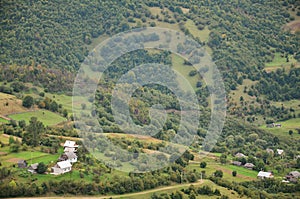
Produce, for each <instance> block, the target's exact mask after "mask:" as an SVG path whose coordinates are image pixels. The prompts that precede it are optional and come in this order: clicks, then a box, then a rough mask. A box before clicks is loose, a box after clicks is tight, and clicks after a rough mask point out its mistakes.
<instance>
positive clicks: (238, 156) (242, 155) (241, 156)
mask: <svg viewBox="0 0 300 199" xmlns="http://www.w3.org/2000/svg"><path fill="white" fill-rule="evenodd" d="M235 157H237V158H244V157H247V156H246V155H244V154H243V153H237V154H235Z"/></svg>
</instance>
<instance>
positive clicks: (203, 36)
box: [185, 19, 210, 42]
mask: <svg viewBox="0 0 300 199" xmlns="http://www.w3.org/2000/svg"><path fill="white" fill-rule="evenodd" d="M185 27H186V28H187V29H188V30H189V31H190V33H191V34H192V35H193V36H194V37H199V38H200V40H201V41H205V42H207V41H208V39H209V33H210V30H209V29H208V28H207V26H205V28H204V29H203V30H199V29H198V28H197V26H196V25H195V23H194V22H193V21H192V20H190V19H188V20H187V21H186V23H185Z"/></svg>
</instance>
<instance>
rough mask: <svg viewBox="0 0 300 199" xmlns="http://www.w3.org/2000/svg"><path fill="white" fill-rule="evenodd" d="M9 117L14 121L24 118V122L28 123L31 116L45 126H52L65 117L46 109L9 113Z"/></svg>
mask: <svg viewBox="0 0 300 199" xmlns="http://www.w3.org/2000/svg"><path fill="white" fill-rule="evenodd" d="M9 117H10V118H11V119H13V120H16V121H20V120H25V121H26V124H29V121H30V118H31V117H36V118H37V119H38V120H39V121H41V122H42V123H43V124H44V125H45V126H53V125H56V124H58V123H61V122H64V121H66V118H64V117H62V116H60V115H58V114H56V113H53V112H51V111H47V110H38V111H32V112H24V113H18V114H13V115H9Z"/></svg>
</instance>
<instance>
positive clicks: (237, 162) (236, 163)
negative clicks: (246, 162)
mask: <svg viewBox="0 0 300 199" xmlns="http://www.w3.org/2000/svg"><path fill="white" fill-rule="evenodd" d="M232 164H235V165H241V164H242V162H239V161H233V162H232Z"/></svg>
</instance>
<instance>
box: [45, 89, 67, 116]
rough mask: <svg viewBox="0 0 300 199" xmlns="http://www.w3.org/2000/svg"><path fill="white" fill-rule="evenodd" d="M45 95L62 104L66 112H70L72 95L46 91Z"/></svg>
mask: <svg viewBox="0 0 300 199" xmlns="http://www.w3.org/2000/svg"><path fill="white" fill-rule="evenodd" d="M45 96H46V97H48V98H50V99H52V100H55V101H56V102H57V103H58V104H62V106H63V109H66V110H67V111H68V113H71V112H72V96H67V95H63V94H59V95H57V94H51V93H47V94H46V95H45Z"/></svg>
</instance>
